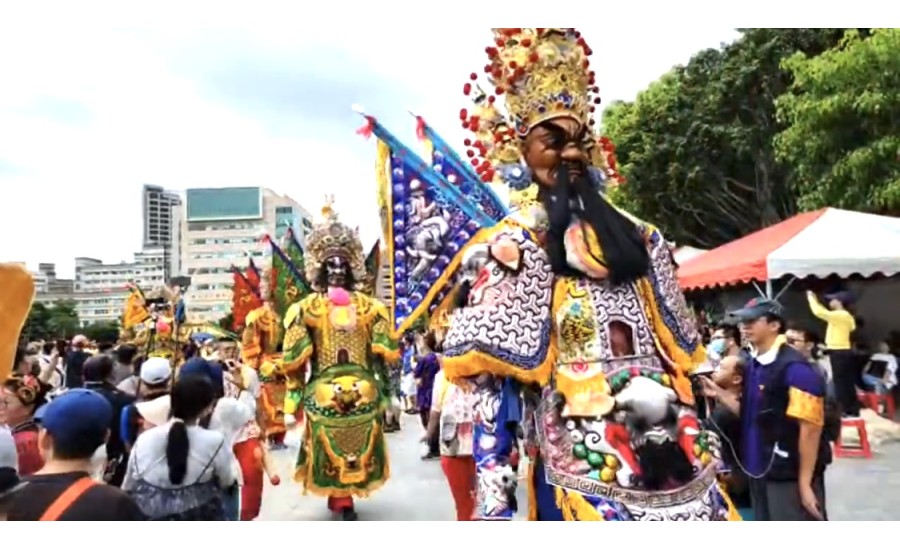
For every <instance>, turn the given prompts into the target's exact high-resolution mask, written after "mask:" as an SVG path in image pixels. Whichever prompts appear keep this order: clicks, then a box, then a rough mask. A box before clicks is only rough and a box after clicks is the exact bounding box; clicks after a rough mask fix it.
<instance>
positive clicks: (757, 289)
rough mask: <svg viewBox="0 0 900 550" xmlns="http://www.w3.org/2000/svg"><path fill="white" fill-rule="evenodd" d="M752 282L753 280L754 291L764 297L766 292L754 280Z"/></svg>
mask: <svg viewBox="0 0 900 550" xmlns="http://www.w3.org/2000/svg"><path fill="white" fill-rule="evenodd" d="M752 282H753V288H755V289H756V293H757V294H759V295H760V296H762V297H763V298H765V297H766V293H765V292H763V290H762V289H761V288H759V285H758V284H757V283H756V281H752Z"/></svg>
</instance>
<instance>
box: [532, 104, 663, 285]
mask: <svg viewBox="0 0 900 550" xmlns="http://www.w3.org/2000/svg"><path fill="white" fill-rule="evenodd" d="M595 146H596V138H595V136H594V134H593V132H591V130H590V128H589V127H588V126H587V125H586V124H584V123H582V122H580V121H579V120H577V119H575V118H572V117H569V116H560V117H557V118H552V119H549V120H547V121H544V122H541V123H539V124H537V125H535V126H534V127H533V128H532V129H531V130H530V131H529V132H528V134H526V135H525V137H524V138H523V139H522V158H523V159H524V161H525V164H527V165H528V168H529V169H530V170H531V173H532V177H533V178H534V180H535V182H536V183H537V184H538V185H539V187H540V190H539V191H538V198H539V200H540V201H541V203H542V204H543V206H544V208H545V210H546V211H547V218H548V221H549V231H548V233H547V239H546V248H547V254H548V255H549V256H550V262H551V265H552V267H553V271H554V272H555V273H557V274H560V275H573V274H577V273H578V272H582V273H583V274H586V275H588V276H591V277H596V278H606V277H609V278H610V280H611V281H612V282H613V283H628V282H631V281H634V280H636V279H638V278H640V277H643V276H644V275H646V273H647V271H648V269H649V263H650V258H649V254H648V252H647V249H646V245H645V243H644V240H643V237H642V235H641V234H640V233H639V231H638V228H637V226H636V225H635V224H634V222H632V221H631V220H630V219H628V218H627V217H625V215H623V214H622V213H621V212H619V211H618V210H616V209H615V208H614V207H613V206H612V205H611V204H610V203H609V202H608V201H607V200H606V199H604V198H603V197H602V196H601V191H600V190H599V189H598V187H597V184H596V182H594V180H593V178H592V177H591V153H592V150H593V148H594V147H595ZM575 222H581V223H575ZM573 255H574V256H576V257H581V258H582V259H581V260H580V261H579V262H578V264H579V265H573V264H572V263H571V262H570V261H569V258H570V257H572V256H573Z"/></svg>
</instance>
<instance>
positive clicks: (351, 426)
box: [283, 201, 399, 521]
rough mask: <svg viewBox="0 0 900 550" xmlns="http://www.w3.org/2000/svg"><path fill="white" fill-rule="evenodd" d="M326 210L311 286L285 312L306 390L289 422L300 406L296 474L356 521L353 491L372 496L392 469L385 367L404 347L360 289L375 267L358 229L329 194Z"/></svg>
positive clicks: (383, 312)
mask: <svg viewBox="0 0 900 550" xmlns="http://www.w3.org/2000/svg"><path fill="white" fill-rule="evenodd" d="M322 215H323V220H322V221H321V222H320V223H319V224H317V225H316V226H315V227H314V228H313V231H312V233H310V235H309V236H308V237H307V240H306V276H307V280H308V281H310V283H311V285H312V288H313V291H312V293H310V294H309V295H308V296H306V297H304V298H303V299H302V300H301V301H299V302H298V303H296V304H294V305H293V306H291V307H290V308H289V309H288V312H287V315H286V316H285V320H284V327H285V337H284V364H283V367H284V370H285V372H286V373H287V375H288V376H289V378H290V379H291V380H290V381H289V383H290V384H291V385H292V386H293V387H297V388H298V390H297V391H292V392H290V395H289V396H288V402H287V403H286V404H285V411H286V413H287V414H288V415H289V416H287V417H286V421H287V422H288V423H289V424H290V423H293V421H294V418H293V415H292V412H293V411H296V410H297V408H298V407H302V409H303V411H304V420H303V421H304V422H306V429H305V434H304V441H303V443H302V445H301V448H300V452H299V455H298V457H297V464H296V469H295V476H294V478H295V480H296V481H297V482H299V483H300V484H302V485H303V489H304V493H305V492H311V493H313V494H316V495H321V496H326V497H328V507H329V509H330V510H331V511H332V512H334V513H337V514H340V515H341V516H342V518H343V519H344V520H351V521H352V520H355V519H356V512H355V510H354V504H353V498H354V497H366V496H368V495H369V494H370V493H371V492H372V491H374V490H376V489H378V488H379V487H381V486H382V485H383V484H384V483H385V482H386V481H387V479H388V477H389V475H390V467H389V462H388V453H387V447H386V445H385V441H384V432H383V428H384V426H383V418H384V412H385V410H386V407H387V405H388V391H387V384H388V382H389V381H388V376H387V372H386V370H385V369H386V365H387V364H391V363H395V362H396V361H397V360H398V359H399V351H398V347H397V343H396V341H395V340H394V339H392V338H391V327H390V320H389V316H388V311H387V309H386V308H385V306H384V305H383V304H382V303H381V302H379V301H378V300H377V299H375V298H374V297H372V296H370V295H368V294H366V293H365V292H362V291H361V289H362V288H363V287H364V285H365V282H366V278H367V275H366V267H365V258H364V254H363V248H362V243H361V242H360V239H359V233H358V231H357V230H355V229H351V228H350V227H348V226H346V225H344V224H342V223H341V222H340V221H339V220H338V217H337V214H336V212H335V211H334V210H333V208H332V206H331V202H330V201H329V203H328V205H327V206H326V207H325V208H323V210H322Z"/></svg>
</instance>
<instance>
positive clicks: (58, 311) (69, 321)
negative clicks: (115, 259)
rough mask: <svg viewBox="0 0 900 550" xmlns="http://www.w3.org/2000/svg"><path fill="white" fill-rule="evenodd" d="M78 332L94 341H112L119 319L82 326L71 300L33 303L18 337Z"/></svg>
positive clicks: (43, 337) (67, 336)
mask: <svg viewBox="0 0 900 550" xmlns="http://www.w3.org/2000/svg"><path fill="white" fill-rule="evenodd" d="M77 334H84V335H85V336H87V337H88V338H89V339H91V340H95V341H97V342H115V341H117V340H118V338H119V323H118V321H106V322H99V323H92V324H90V325H87V326H84V327H82V325H81V322H80V321H79V320H78V314H77V313H76V311H75V303H74V302H71V301H63V302H57V303H55V304H53V305H49V306H48V305H46V304H42V303H39V302H37V303H35V304H34V305H32V306H31V311H30V312H28V318H27V319H26V321H25V326H24V327H23V328H22V333H21V335H20V340H22V341H23V342H35V341H50V340H56V339H63V340H68V339H70V338H72V337H73V336H75V335H77Z"/></svg>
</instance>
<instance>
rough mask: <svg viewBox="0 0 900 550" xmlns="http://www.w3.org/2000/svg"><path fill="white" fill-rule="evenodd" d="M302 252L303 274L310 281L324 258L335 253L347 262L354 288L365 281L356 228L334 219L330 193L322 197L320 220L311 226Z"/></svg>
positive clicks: (317, 274)
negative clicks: (303, 256)
mask: <svg viewBox="0 0 900 550" xmlns="http://www.w3.org/2000/svg"><path fill="white" fill-rule="evenodd" d="M306 253H307V259H306V278H307V280H308V281H310V283H311V284H312V285H314V286H315V285H316V284H317V281H318V279H319V275H320V273H321V271H322V267H323V266H324V264H325V260H327V259H328V258H332V257H335V256H339V257H342V258H344V259H346V260H347V261H348V262H350V268H351V270H352V271H353V280H354V283H355V285H356V287H357V289H358V288H361V287H362V286H363V285H364V284H365V279H366V266H365V257H364V254H363V247H362V241H360V238H359V230H358V229H351V228H350V227H348V226H346V225H344V224H342V223H341V222H340V221H339V220H338V217H337V213H336V212H335V211H334V197H327V198H326V200H325V206H323V207H322V221H321V222H320V223H318V224H316V225H315V226H314V227H313V230H312V232H311V233H310V234H309V236H308V237H307V238H306ZM319 290H321V289H319Z"/></svg>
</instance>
